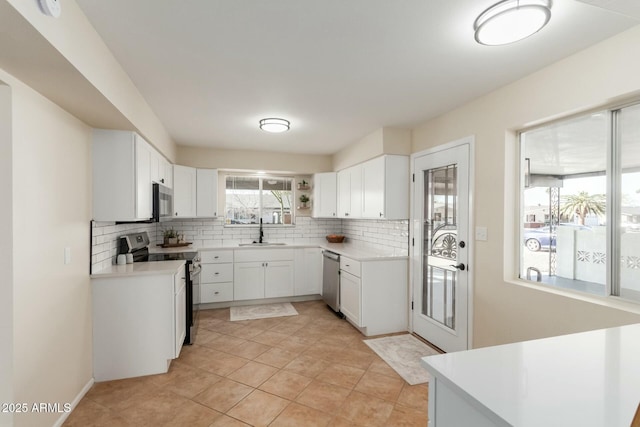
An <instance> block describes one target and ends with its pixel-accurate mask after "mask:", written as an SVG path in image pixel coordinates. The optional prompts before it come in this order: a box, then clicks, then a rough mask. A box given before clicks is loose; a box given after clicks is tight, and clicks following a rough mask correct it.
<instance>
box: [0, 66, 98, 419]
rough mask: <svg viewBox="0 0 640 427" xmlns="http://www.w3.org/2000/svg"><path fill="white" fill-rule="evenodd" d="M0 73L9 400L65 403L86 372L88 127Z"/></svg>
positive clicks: (89, 374)
mask: <svg viewBox="0 0 640 427" xmlns="http://www.w3.org/2000/svg"><path fill="white" fill-rule="evenodd" d="M0 79H1V80H3V81H5V82H6V83H7V84H8V85H9V86H10V87H11V91H12V116H13V117H12V131H13V138H12V141H13V143H12V149H13V154H12V157H10V158H11V159H12V161H13V162H12V163H13V173H12V178H11V179H10V180H8V183H11V184H12V191H13V198H12V199H11V198H10V199H8V200H9V201H11V202H12V203H9V206H10V207H7V209H10V210H11V211H12V215H13V222H12V223H11V222H8V223H9V224H12V227H11V228H12V232H13V250H12V252H10V253H12V255H13V271H14V272H20V274H17V275H15V278H14V282H13V390H14V394H13V401H14V402H27V403H34V402H35V403H37V402H49V403H56V402H57V403H60V404H64V403H70V402H72V401H73V400H74V399H75V398H76V397H77V396H78V394H79V393H80V392H81V390H82V389H83V387H85V386H86V385H87V384H88V383H89V381H91V378H92V364H91V352H92V332H91V329H92V326H91V293H90V282H89V274H88V272H89V221H90V219H91V211H90V209H91V163H90V162H91V151H90V149H91V145H90V142H91V129H90V128H89V127H88V126H86V125H85V124H83V123H82V122H80V121H79V120H77V119H76V118H74V117H73V116H71V115H70V114H68V113H67V112H65V111H64V110H62V109H61V108H60V107H58V106H57V105H55V104H53V103H52V102H50V101H49V100H47V99H45V98H43V97H42V96H41V95H40V94H38V93H36V92H35V91H33V90H32V89H30V88H28V87H27V86H25V85H24V84H22V83H21V82H20V81H18V80H16V79H15V78H13V77H12V76H10V75H8V74H7V73H5V72H4V71H2V70H0ZM3 159H4V157H3ZM2 173H3V174H5V173H6V172H5V170H4V169H3V171H2ZM3 191H4V190H3ZM0 222H2V223H3V224H4V223H5V222H4V221H0ZM3 244H5V243H4V242H3ZM65 247H68V248H70V250H71V263H70V264H67V265H65V264H64V263H63V259H64V257H63V255H64V248H65ZM3 257H4V252H3ZM3 271H4V270H3ZM59 417H60V414H57V413H44V414H43V413H40V414H38V413H31V414H26V415H17V416H16V419H15V425H16V426H29V427H31V426H50V425H52V424H54V422H56V420H57V419H58V418H59Z"/></svg>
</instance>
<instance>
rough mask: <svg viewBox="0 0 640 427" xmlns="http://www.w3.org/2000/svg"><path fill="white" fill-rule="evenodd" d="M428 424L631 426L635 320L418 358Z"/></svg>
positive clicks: (639, 397) (636, 392) (636, 375)
mask: <svg viewBox="0 0 640 427" xmlns="http://www.w3.org/2000/svg"><path fill="white" fill-rule="evenodd" d="M422 364H423V366H424V367H425V368H426V369H427V370H428V371H429V372H430V373H431V376H432V379H431V382H430V384H429V425H430V427H454V426H455V427H459V426H474V427H484V426H518V427H541V426H545V427H551V426H562V427H565V426H580V427H596V426H597V427H614V426H624V427H629V426H630V425H631V420H632V419H633V416H634V414H635V411H636V409H637V407H638V403H640V324H635V325H628V326H622V327H616V328H609V329H601V330H596V331H590V332H583V333H578V334H571V335H564V336H559V337H552V338H545V339H540V340H533V341H525V342H521V343H514V344H507V345H501V346H495V347H487V348H481V349H476V350H470V351H461V352H456V353H449V354H442V355H437V356H429V357H425V358H423V359H422Z"/></svg>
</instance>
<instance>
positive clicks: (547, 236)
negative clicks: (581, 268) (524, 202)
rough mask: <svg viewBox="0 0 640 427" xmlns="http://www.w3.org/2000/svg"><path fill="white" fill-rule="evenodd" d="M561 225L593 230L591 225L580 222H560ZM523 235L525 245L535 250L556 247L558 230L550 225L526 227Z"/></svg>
mask: <svg viewBox="0 0 640 427" xmlns="http://www.w3.org/2000/svg"><path fill="white" fill-rule="evenodd" d="M559 226H560V227H574V228H575V229H577V230H591V227H589V226H586V225H579V224H560V225H559ZM523 237H524V238H523V240H524V245H525V246H526V247H527V249H529V250H530V251H533V252H537V251H539V250H541V249H544V250H550V249H552V248H555V247H556V230H555V228H554V229H551V227H550V226H548V225H547V226H544V227H540V228H525V229H524V235H523Z"/></svg>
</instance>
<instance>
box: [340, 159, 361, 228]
mask: <svg viewBox="0 0 640 427" xmlns="http://www.w3.org/2000/svg"><path fill="white" fill-rule="evenodd" d="M337 176H338V186H337V187H338V217H340V218H360V217H361V215H362V165H356V166H352V167H350V168H347V169H343V170H341V171H340V172H338V175H337Z"/></svg>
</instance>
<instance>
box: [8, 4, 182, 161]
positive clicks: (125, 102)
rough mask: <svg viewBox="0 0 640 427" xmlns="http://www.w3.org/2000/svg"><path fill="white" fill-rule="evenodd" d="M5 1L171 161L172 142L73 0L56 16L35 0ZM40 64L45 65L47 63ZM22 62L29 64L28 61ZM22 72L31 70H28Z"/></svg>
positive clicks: (173, 147)
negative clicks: (40, 6) (48, 14)
mask: <svg viewBox="0 0 640 427" xmlns="http://www.w3.org/2000/svg"><path fill="white" fill-rule="evenodd" d="M6 2H7V3H9V4H10V5H11V6H12V7H13V8H15V9H16V10H17V11H18V13H20V14H21V15H22V16H23V17H24V19H25V20H26V21H27V22H28V23H29V24H30V25H32V26H33V27H34V28H35V29H36V30H37V31H38V32H39V33H40V34H42V36H43V37H44V38H46V39H47V41H48V42H49V43H50V44H51V46H52V48H53V49H55V50H56V51H58V52H59V53H60V54H62V55H63V56H64V58H65V59H66V60H67V61H68V62H69V63H71V64H72V65H73V67H75V68H76V69H77V70H78V72H79V73H80V74H81V75H82V76H83V77H84V78H85V79H86V80H87V81H88V82H89V83H90V84H91V85H93V86H94V87H95V88H96V89H97V90H98V91H100V93H102V95H103V96H104V97H105V98H106V99H107V100H108V101H109V102H110V103H111V104H112V105H113V106H115V107H116V108H117V109H118V110H119V111H120V112H121V113H122V115H123V116H125V117H126V118H127V120H129V122H130V123H131V124H132V127H133V128H135V129H131V130H137V131H138V133H140V134H141V135H142V136H144V138H145V139H146V140H147V141H149V142H150V143H151V144H152V145H153V146H154V147H156V148H157V149H158V150H159V151H160V152H161V153H162V154H164V156H165V157H167V158H168V159H169V160H170V161H172V162H173V161H175V157H176V145H175V143H174V142H173V140H172V139H171V137H170V135H169V134H168V132H167V131H166V129H165V128H164V125H163V124H162V123H161V122H160V120H159V119H158V117H157V116H156V115H155V113H154V112H153V110H151V107H149V105H148V104H147V102H146V101H145V99H144V98H143V97H142V95H141V94H140V92H139V91H138V88H136V86H135V85H134V84H133V82H132V81H131V79H130V78H129V76H128V75H127V73H126V72H125V71H124V69H123V68H122V66H121V65H120V64H119V63H118V61H117V60H116V58H115V57H114V56H113V54H112V53H111V51H110V50H109V48H108V47H107V46H106V44H105V43H104V41H103V40H102V38H100V36H99V35H98V33H97V31H96V30H95V29H94V28H93V26H92V25H91V24H90V23H89V20H88V19H87V17H86V16H85V15H84V13H83V12H82V10H81V9H80V7H79V6H78V5H77V4H76V2H75V1H73V0H68V1H65V2H62V3H63V4H62V13H61V15H60V17H59V18H56V19H53V18H51V17H48V16H46V15H44V14H43V13H41V11H40V8H39V5H38V1H36V0H28V1H24V0H6ZM34 55H35V53H34ZM12 65H13V64H12ZM40 65H42V66H43V67H46V65H47V64H46V63H40ZM26 66H28V67H33V65H32V64H31V63H29V64H27V65H26ZM24 72H25V73H26V74H31V73H32V70H26V71H24ZM16 76H17V77H20V75H19V74H16ZM65 77H67V76H65ZM77 83H79V82H77ZM85 102H86V101H85ZM76 107H77V106H76Z"/></svg>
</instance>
